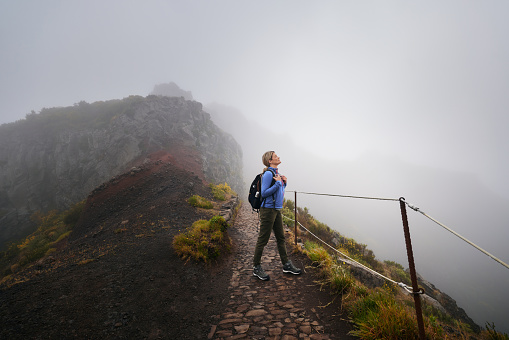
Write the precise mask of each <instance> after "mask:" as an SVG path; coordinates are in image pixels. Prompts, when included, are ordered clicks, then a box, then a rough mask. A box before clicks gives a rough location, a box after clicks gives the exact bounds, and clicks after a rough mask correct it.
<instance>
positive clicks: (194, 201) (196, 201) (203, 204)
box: [187, 195, 214, 209]
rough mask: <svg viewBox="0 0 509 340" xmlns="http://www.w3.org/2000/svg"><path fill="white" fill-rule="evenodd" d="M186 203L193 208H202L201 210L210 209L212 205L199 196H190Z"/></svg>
mask: <svg viewBox="0 0 509 340" xmlns="http://www.w3.org/2000/svg"><path fill="white" fill-rule="evenodd" d="M187 202H188V203H189V204H190V205H192V206H193V207H198V208H203V209H212V208H213V207H214V205H213V204H212V202H210V201H209V200H207V199H206V198H203V197H201V196H199V195H193V196H191V197H190V198H189V199H188V200H187Z"/></svg>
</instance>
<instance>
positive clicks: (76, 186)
mask: <svg viewBox="0 0 509 340" xmlns="http://www.w3.org/2000/svg"><path fill="white" fill-rule="evenodd" d="M159 150H162V151H164V152H168V153H169V154H171V155H173V161H174V162H177V163H179V164H181V165H184V166H186V165H187V164H188V163H189V162H191V163H193V162H196V161H198V162H199V164H200V170H201V171H200V173H202V179H207V180H208V181H210V182H215V183H224V182H228V183H229V184H230V186H232V188H233V189H234V190H237V191H238V192H241V191H242V189H243V182H242V175H241V173H242V162H241V158H242V151H241V149H240V147H239V145H238V144H237V143H236V142H235V140H234V139H233V138H232V137H231V136H230V135H228V134H226V133H224V132H223V131H222V130H220V129H219V128H218V127H217V126H216V125H215V124H214V123H213V122H212V121H211V120H210V115H209V114H208V113H206V112H204V111H203V109H202V105H201V104H200V103H198V102H195V101H192V100H186V99H184V98H183V97H165V96H156V95H150V96H147V97H140V96H131V97H128V98H125V99H122V100H110V101H106V102H95V103H91V104H89V103H86V102H80V103H78V104H75V105H74V106H71V107H59V108H49V109H46V108H45V109H42V110H41V112H40V113H39V114H37V113H32V114H29V115H27V117H26V119H24V120H20V121H17V122H15V123H10V124H4V125H1V126H0V250H1V249H2V248H4V246H5V244H6V242H7V241H9V240H14V239H17V238H20V237H22V236H26V235H27V234H29V233H30V232H32V231H33V228H34V224H33V223H32V222H31V220H30V216H31V215H32V214H34V213H35V212H38V211H41V212H47V211H50V210H52V209H59V210H63V209H67V208H68V207H69V206H70V205H71V204H74V203H76V202H78V201H81V200H83V199H84V198H85V197H86V196H87V195H88V194H89V193H90V191H92V190H93V189H94V188H96V187H97V186H98V185H100V184H101V183H103V182H105V181H108V180H109V179H110V178H111V177H113V176H116V175H118V174H119V173H122V172H124V171H126V170H128V169H130V168H132V167H133V166H136V165H138V164H141V163H143V161H144V160H145V159H146V157H147V155H149V154H151V153H153V152H156V151H159Z"/></svg>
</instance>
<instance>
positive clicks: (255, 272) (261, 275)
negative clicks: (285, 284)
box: [253, 265, 270, 281]
mask: <svg viewBox="0 0 509 340" xmlns="http://www.w3.org/2000/svg"><path fill="white" fill-rule="evenodd" d="M253 276H257V277H258V278H259V279H260V280H263V281H267V280H270V276H269V275H268V274H266V273H265V271H264V270H263V268H262V266H261V265H257V266H254V267H253Z"/></svg>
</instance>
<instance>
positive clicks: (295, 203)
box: [294, 191, 297, 245]
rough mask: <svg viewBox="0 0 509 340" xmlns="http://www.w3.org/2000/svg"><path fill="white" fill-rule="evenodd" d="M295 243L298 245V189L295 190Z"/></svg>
mask: <svg viewBox="0 0 509 340" xmlns="http://www.w3.org/2000/svg"><path fill="white" fill-rule="evenodd" d="M294 212H295V245H297V191H295V210H294Z"/></svg>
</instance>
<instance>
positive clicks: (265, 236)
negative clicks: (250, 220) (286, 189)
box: [253, 208, 288, 266]
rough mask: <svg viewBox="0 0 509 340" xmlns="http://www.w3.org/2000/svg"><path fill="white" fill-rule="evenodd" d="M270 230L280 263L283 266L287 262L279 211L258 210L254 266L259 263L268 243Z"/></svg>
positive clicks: (269, 209)
mask: <svg viewBox="0 0 509 340" xmlns="http://www.w3.org/2000/svg"><path fill="white" fill-rule="evenodd" d="M272 230H274V236H276V242H277V249H278V251H279V257H280V258H281V263H283V264H285V263H287V262H288V255H287V254H286V243H285V231H284V230H283V216H282V215H281V210H276V209H273V208H260V232H259V233H258V241H256V247H255V252H254V257H253V265H254V266H257V265H259V264H260V263H261V260H262V254H263V248H265V246H266V245H267V242H269V238H270V234H271V232H272Z"/></svg>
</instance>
